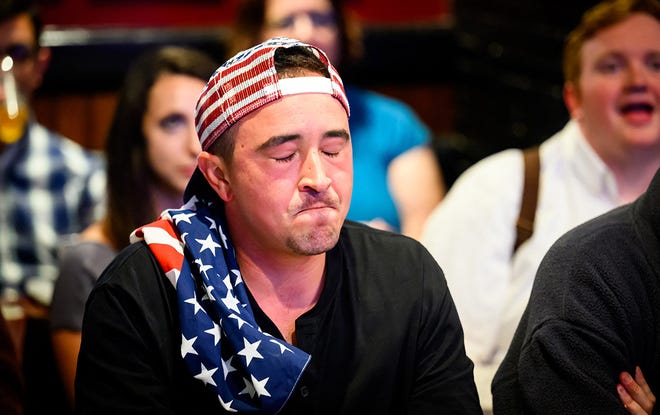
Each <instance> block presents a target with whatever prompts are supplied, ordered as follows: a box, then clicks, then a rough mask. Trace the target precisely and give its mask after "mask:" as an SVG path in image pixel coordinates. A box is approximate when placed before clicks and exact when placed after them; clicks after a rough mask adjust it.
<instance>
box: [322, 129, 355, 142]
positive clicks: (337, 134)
mask: <svg viewBox="0 0 660 415" xmlns="http://www.w3.org/2000/svg"><path fill="white" fill-rule="evenodd" d="M323 137H328V138H331V137H339V138H343V139H345V140H346V141H348V140H349V139H350V138H351V135H350V134H349V133H348V131H346V130H345V129H343V128H342V129H339V130H330V131H326V132H325V134H323Z"/></svg>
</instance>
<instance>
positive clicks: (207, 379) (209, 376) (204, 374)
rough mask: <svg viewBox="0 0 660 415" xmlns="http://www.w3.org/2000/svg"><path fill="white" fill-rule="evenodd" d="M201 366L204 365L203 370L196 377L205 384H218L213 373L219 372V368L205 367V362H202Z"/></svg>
mask: <svg viewBox="0 0 660 415" xmlns="http://www.w3.org/2000/svg"><path fill="white" fill-rule="evenodd" d="M201 366H202V371H201V372H199V373H198V374H197V375H195V379H199V380H201V381H202V382H204V384H205V385H213V386H218V385H216V384H215V381H214V380H213V374H214V373H215V372H217V370H218V368H217V367H215V368H213V369H210V370H209V369H207V368H205V367H204V363H202V364H201Z"/></svg>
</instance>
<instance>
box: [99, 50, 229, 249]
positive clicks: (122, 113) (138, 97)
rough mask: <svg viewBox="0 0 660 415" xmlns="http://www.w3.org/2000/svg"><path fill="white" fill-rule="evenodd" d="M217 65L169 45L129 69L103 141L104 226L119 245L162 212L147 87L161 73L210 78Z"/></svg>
mask: <svg viewBox="0 0 660 415" xmlns="http://www.w3.org/2000/svg"><path fill="white" fill-rule="evenodd" d="M217 66H218V65H217V64H216V62H215V61H214V60H213V59H212V58H211V57H209V56H208V55H206V54H205V53H203V52H200V51H197V50H192V49H187V48H182V47H177V46H165V47H161V48H159V49H156V50H153V51H149V52H146V53H145V54H143V55H141V56H140V57H138V59H137V60H136V61H135V62H134V63H133V64H132V65H131V67H130V68H129V70H128V72H127V74H126V77H125V79H124V84H123V86H122V89H121V90H120V92H119V98H118V102H117V108H116V110H115V114H114V118H113V120H112V123H111V125H110V130H109V133H108V136H107V138H106V142H105V154H106V158H107V201H108V204H107V212H106V215H105V219H104V221H103V231H104V233H105V234H106V235H107V236H108V237H109V238H110V240H111V242H112V244H113V246H114V247H115V248H116V249H118V250H119V249H121V248H123V247H125V246H127V245H128V244H129V235H130V233H131V232H132V231H133V230H135V228H137V227H139V226H141V225H144V224H146V223H148V222H151V221H153V220H154V219H156V217H157V215H158V214H159V213H160V212H155V208H154V200H153V195H152V183H153V174H154V173H153V170H152V168H151V166H150V165H149V162H148V158H147V143H146V139H145V137H144V134H143V131H142V119H143V117H144V114H145V111H146V109H147V103H148V97H149V91H150V90H151V88H152V87H153V85H154V83H155V82H156V80H157V79H158V78H159V77H160V76H161V75H163V74H181V75H188V76H192V77H195V78H199V79H201V80H202V81H203V82H206V81H208V79H209V78H210V77H211V75H212V74H213V71H215V69H216V68H217ZM200 92H201V91H200Z"/></svg>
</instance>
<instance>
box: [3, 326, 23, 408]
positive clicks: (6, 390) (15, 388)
mask: <svg viewBox="0 0 660 415" xmlns="http://www.w3.org/2000/svg"><path fill="white" fill-rule="evenodd" d="M23 393H24V392H23V382H22V379H21V374H20V371H19V365H18V357H17V355H16V351H15V349H14V343H13V340H12V337H11V336H10V334H9V327H8V326H7V321H6V320H5V318H4V316H3V315H2V313H0V413H2V414H6V415H20V414H22V413H23Z"/></svg>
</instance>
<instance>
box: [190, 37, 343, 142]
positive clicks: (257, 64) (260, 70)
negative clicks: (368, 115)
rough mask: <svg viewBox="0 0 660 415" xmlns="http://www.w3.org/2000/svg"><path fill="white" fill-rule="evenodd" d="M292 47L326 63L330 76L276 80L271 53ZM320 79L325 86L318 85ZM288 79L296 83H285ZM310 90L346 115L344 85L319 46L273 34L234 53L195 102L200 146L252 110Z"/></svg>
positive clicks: (216, 136)
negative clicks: (330, 100) (303, 80)
mask: <svg viewBox="0 0 660 415" xmlns="http://www.w3.org/2000/svg"><path fill="white" fill-rule="evenodd" d="M294 46H296V47H305V48H308V49H309V50H310V51H311V52H312V53H314V54H315V55H316V56H317V57H318V58H319V60H320V61H321V62H323V63H324V64H325V65H326V66H327V69H328V72H329V74H330V78H323V77H318V76H316V77H313V78H316V79H313V80H311V81H312V82H311V83H307V84H306V85H300V84H299V80H300V79H301V78H293V79H290V78H289V79H286V80H284V79H279V77H278V75H277V70H276V69H275V52H276V51H277V50H278V49H280V48H290V47H294ZM321 80H322V81H323V82H324V83H325V84H326V85H324V86H323V87H322V88H319V87H318V84H319V83H320V82H321ZM307 81H310V80H309V79H308V80H307ZM291 82H293V83H298V85H297V86H296V87H291V85H287V84H289V83H291ZM311 92H321V93H326V94H329V95H332V96H333V97H334V98H335V99H337V100H338V101H339V102H340V103H341V104H342V106H343V107H344V109H345V110H346V115H348V116H349V117H350V113H351V111H350V106H349V105H348V99H347V98H346V92H345V91H344V84H343V83H342V80H341V77H340V76H339V73H338V72H337V70H336V69H335V67H334V66H332V64H331V63H330V60H329V59H328V57H327V56H326V54H325V53H324V52H323V51H322V50H321V49H318V48H316V47H314V46H312V45H308V44H306V43H302V42H300V41H298V40H295V39H289V38H285V37H275V38H272V39H268V40H267V41H265V42H263V43H260V44H258V45H256V46H253V47H251V48H250V49H247V50H245V51H242V52H239V53H237V54H236V55H235V56H234V57H232V58H231V59H229V60H228V61H227V62H225V63H224V64H222V65H221V66H220V67H219V68H218V69H216V71H215V73H214V74H213V75H212V76H211V79H209V81H208V83H207V84H206V86H205V87H204V90H203V91H202V93H201V95H200V97H199V100H198V102H197V106H196V108H195V127H196V130H197V135H198V136H199V142H200V144H201V145H202V149H203V150H208V148H209V147H210V146H211V145H212V144H213V143H214V142H215V140H216V139H217V138H218V137H220V135H222V133H224V132H225V131H226V130H227V129H228V128H229V127H231V126H232V125H233V124H235V123H236V122H238V120H240V119H241V118H243V117H244V116H245V115H247V114H249V113H251V112H252V111H254V110H256V109H258V108H261V107H263V106H264V105H266V104H268V103H270V102H273V101H276V100H278V99H280V98H282V97H283V96H286V95H292V94H300V93H311Z"/></svg>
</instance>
